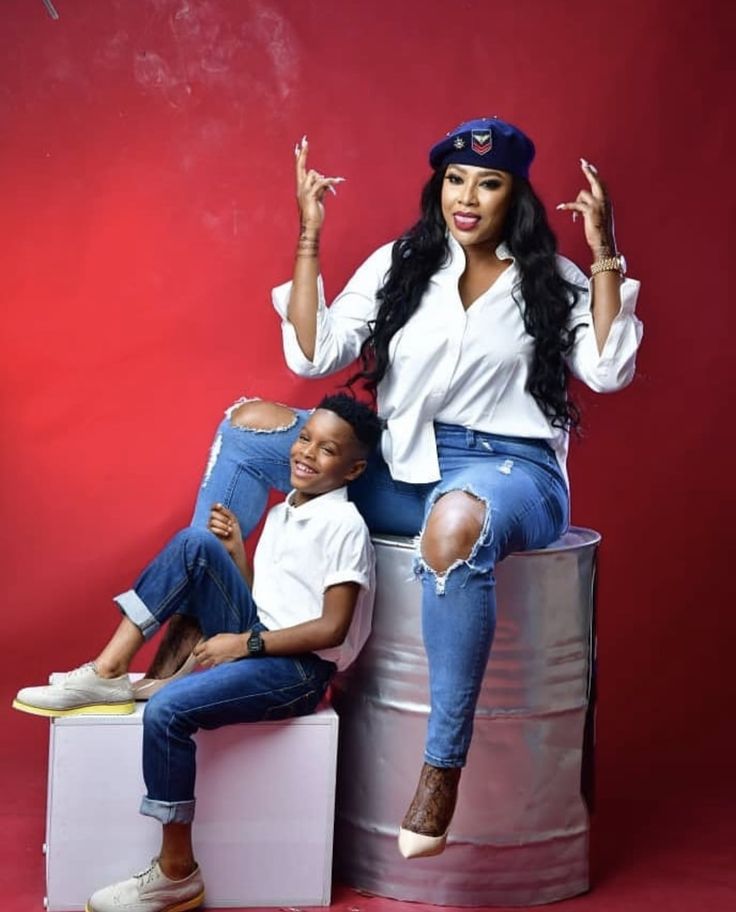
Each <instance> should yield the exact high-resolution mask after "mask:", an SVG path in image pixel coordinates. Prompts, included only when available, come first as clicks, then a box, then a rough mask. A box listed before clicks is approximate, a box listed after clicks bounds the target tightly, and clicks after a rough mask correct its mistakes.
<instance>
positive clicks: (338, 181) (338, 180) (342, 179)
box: [333, 177, 347, 184]
mask: <svg viewBox="0 0 736 912" xmlns="http://www.w3.org/2000/svg"><path fill="white" fill-rule="evenodd" d="M333 180H334V181H335V183H336V184H344V183H345V181H346V180H347V177H333Z"/></svg>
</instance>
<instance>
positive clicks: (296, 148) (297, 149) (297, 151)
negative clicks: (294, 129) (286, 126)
mask: <svg viewBox="0 0 736 912" xmlns="http://www.w3.org/2000/svg"><path fill="white" fill-rule="evenodd" d="M298 154H299V143H296V144H295V145H294V155H298Z"/></svg>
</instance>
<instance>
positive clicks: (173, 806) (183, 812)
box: [140, 796, 195, 824]
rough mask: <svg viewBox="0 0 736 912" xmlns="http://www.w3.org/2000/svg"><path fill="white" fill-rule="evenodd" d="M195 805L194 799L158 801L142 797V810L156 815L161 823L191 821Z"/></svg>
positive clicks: (150, 814)
mask: <svg viewBox="0 0 736 912" xmlns="http://www.w3.org/2000/svg"><path fill="white" fill-rule="evenodd" d="M194 805H195V802H194V801H156V800H155V799H154V798H148V797H147V796H146V797H144V798H142V799H141V807H140V812H141V814H145V816H146V817H155V818H156V820H158V821H159V823H164V824H165V823H191V822H192V820H194Z"/></svg>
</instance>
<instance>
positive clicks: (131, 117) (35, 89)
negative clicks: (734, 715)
mask: <svg viewBox="0 0 736 912" xmlns="http://www.w3.org/2000/svg"><path fill="white" fill-rule="evenodd" d="M55 3H56V7H57V9H58V10H59V13H60V19H59V20H58V21H53V20H52V19H51V18H50V17H49V15H48V14H47V13H46V12H45V10H44V7H43V4H42V2H41V0H38V2H30V0H5V2H4V3H3V8H2V10H1V11H0V26H1V27H0V116H1V118H2V121H1V122H2V143H1V147H0V162H1V165H2V168H1V173H0V180H1V181H2V185H1V187H0V200H1V202H0V218H1V219H2V239H3V240H2V245H1V249H0V257H2V263H1V264H0V282H1V283H2V301H3V309H4V317H3V321H2V350H1V351H0V372H1V374H2V426H3V446H2V455H1V457H0V458H1V459H2V464H1V467H0V478H1V479H2V488H1V496H2V515H3V523H2V537H3V540H2V551H1V553H2V581H3V590H2V591H3V594H2V609H3V619H4V625H3V628H4V629H3V633H4V637H3V639H4V643H5V649H4V650H3V659H2V663H1V666H0V669H1V674H2V697H3V703H4V706H6V707H7V706H8V702H9V700H10V699H11V697H12V695H13V693H14V692H15V690H16V689H17V687H18V686H20V685H21V684H27V683H35V682H37V681H39V680H42V679H43V677H44V676H45V675H46V674H47V672H48V671H50V670H52V669H63V668H67V667H71V666H73V665H75V664H78V663H79V662H80V661H83V660H85V659H87V658H88V657H89V656H90V655H91V654H92V649H93V644H95V643H96V642H97V641H99V640H100V639H101V637H102V636H103V635H105V634H107V633H108V631H109V630H110V629H111V627H112V624H113V622H114V619H115V615H114V612H113V609H112V606H111V603H110V602H109V597H110V595H111V594H112V593H114V592H116V591H119V590H120V589H121V588H122V587H124V586H127V585H128V584H129V582H130V581H131V578H132V576H133V575H134V574H135V573H136V572H137V570H138V569H139V568H140V566H141V564H142V563H143V562H144V561H145V560H146V559H147V558H148V557H149V556H150V555H151V554H152V553H153V552H154V551H155V549H156V548H157V547H159V546H160V545H161V544H162V543H163V541H164V539H165V538H166V537H167V536H168V535H169V534H170V533H172V532H173V531H174V530H176V529H177V527H179V526H181V525H182V524H184V523H186V522H187V520H188V517H189V514H190V510H191V507H192V504H193V498H194V494H195V492H196V486H197V484H198V480H199V477H200V473H201V470H202V468H203V465H204V462H205V458H206V452H207V448H208V446H209V442H210V438H211V434H212V430H213V428H214V426H215V424H216V422H217V421H218V418H219V415H220V414H221V411H222V409H223V408H224V407H225V406H226V405H228V404H229V402H230V401H232V400H233V399H234V398H236V397H237V396H239V395H241V394H242V393H247V394H251V395H252V394H261V395H265V396H269V397H276V398H280V399H283V400H285V401H289V402H292V403H295V404H300V405H308V404H311V403H313V402H314V401H315V399H316V398H317V397H318V396H319V395H320V394H321V393H322V391H323V390H324V389H327V388H331V387H332V385H333V382H332V381H326V382H322V383H319V384H317V383H307V382H305V381H301V380H299V379H297V378H295V377H293V376H291V375H290V374H289V373H288V372H287V370H286V368H285V366H284V364H283V362H282V358H281V354H280V331H279V325H278V321H277V319H276V318H275V315H274V314H273V312H272V311H271V308H270V304H269V298H268V292H269V288H270V287H271V286H272V285H273V284H276V283H277V282H278V281H281V280H283V279H285V278H286V277H288V275H289V270H290V264H291V255H292V249H293V245H294V241H295V237H296V227H297V225H296V218H295V207H294V201H293V180H292V167H293V156H292V150H293V146H294V142H295V141H296V140H297V139H298V138H299V137H300V136H301V135H302V134H303V133H305V132H306V133H307V134H308V135H309V139H310V143H311V147H312V150H313V163H314V164H315V165H318V166H319V168H320V169H322V170H324V171H325V172H327V173H337V174H341V175H344V176H345V177H346V178H347V182H346V183H345V184H344V185H343V186H342V187H341V188H340V191H339V198H338V199H336V200H335V199H329V200H328V206H329V214H328V222H327V228H326V231H325V237H324V243H323V249H324V258H323V266H324V271H325V275H326V281H327V284H328V289H330V290H331V291H332V293H334V292H336V291H337V290H338V289H339V287H340V284H341V282H342V281H343V280H345V279H346V278H347V277H348V275H349V274H350V273H351V271H352V270H353V268H354V267H355V266H356V265H357V264H358V262H359V261H360V260H361V258H362V257H363V256H365V255H367V253H368V252H370V251H371V250H372V249H374V248H375V247H376V246H378V245H379V244H380V243H383V242H384V241H386V240H388V239H390V238H392V237H394V236H395V235H396V233H397V232H399V231H400V230H401V229H402V228H404V227H406V226H407V225H408V224H409V223H410V222H411V221H412V220H413V219H414V217H415V214H416V211H417V200H418V190H419V188H420V186H421V184H422V183H423V181H424V180H425V178H426V176H427V168H426V164H425V158H426V151H427V149H428V147H429V145H430V144H431V143H432V142H433V141H434V140H435V139H436V138H437V137H438V136H440V135H441V134H442V133H444V132H445V131H446V130H448V129H450V128H451V127H453V126H454V125H455V124H456V123H458V122H459V121H460V120H463V119H467V118H469V117H473V116H479V115H482V114H496V113H497V114H499V115H500V116H503V117H506V118H508V119H510V120H513V121H515V122H517V123H519V124H520V125H522V126H523V127H524V128H525V129H526V130H527V131H528V132H529V133H530V134H531V135H532V136H533V137H534V138H535V140H536V142H537V146H538V159H537V162H536V164H535V167H534V171H533V179H534V182H535V184H536V186H537V188H538V190H539V191H540V193H541V195H542V197H543V198H544V199H545V201H546V203H547V205H548V208H549V210H550V219H551V222H552V224H553V226H554V227H555V228H556V230H557V232H558V236H559V239H560V246H561V249H562V250H563V251H564V252H565V253H567V254H568V255H569V256H571V257H572V258H573V259H576V260H577V261H578V262H579V263H580V264H581V265H583V266H587V264H588V262H589V254H588V252H587V250H586V248H585V245H584V242H583V239H582V231H581V230H580V227H579V226H574V225H573V224H572V223H571V221H570V218H569V215H564V214H562V213H557V212H555V211H554V205H555V204H556V203H557V202H559V201H561V200H563V199H570V198H572V197H573V196H574V194H575V193H576V192H577V190H578V188H579V187H580V186H581V180H580V172H579V168H578V158H579V156H581V155H582V156H585V157H586V158H588V159H589V160H591V161H592V162H594V163H595V164H596V165H597V166H598V168H599V170H600V171H601V173H602V175H603V176H604V178H605V179H606V180H607V181H608V184H609V186H610V190H611V194H612V196H613V199H614V202H615V205H616V215H617V227H618V236H619V242H620V246H621V248H622V249H623V250H624V252H625V253H626V254H627V257H628V259H629V265H630V273H631V274H632V275H635V276H636V277H638V278H640V279H641V280H642V282H643V286H644V287H643V294H642V297H641V301H640V315H641V316H642V318H643V319H644V321H645V324H646V332H645V341H644V346H643V348H642V351H641V356H640V362H639V373H638V376H637V379H636V380H635V382H634V384H633V385H632V386H631V387H630V388H629V389H627V390H626V391H624V392H622V393H620V394H618V395H616V396H613V397H595V396H594V395H593V394H587V393H580V395H581V398H582V400H583V402H584V405H585V416H586V436H585V439H584V441H582V442H580V443H577V444H575V445H574V447H573V453H572V457H571V473H572V479H573V518H574V521H575V522H577V523H578V524H586V525H592V526H594V527H596V528H598V529H600V530H601V531H602V532H603V533H604V536H605V543H604V546H603V549H602V553H601V562H600V569H601V572H600V587H599V614H600V630H599V636H600V660H601V675H600V691H601V701H600V711H599V729H600V730H599V746H600V750H599V795H600V800H601V802H602V806H603V807H604V808H605V807H606V806H608V807H614V806H622V807H623V806H624V804H621V803H622V802H623V803H625V802H627V801H630V800H632V798H640V799H642V800H644V799H646V798H649V799H652V797H654V798H656V799H657V800H659V798H662V799H663V800H665V799H667V798H668V796H669V797H670V798H671V799H672V800H680V797H681V795H682V794H683V792H688V791H690V792H693V790H699V792H700V793H703V794H705V792H704V791H703V790H704V789H705V790H706V791H707V790H708V789H710V788H717V787H718V786H719V785H720V784H724V785H727V784H728V782H729V778H730V777H727V775H726V773H727V770H728V769H729V766H730V765H732V764H733V751H732V747H733V737H732V734H731V732H732V719H731V718H729V717H727V715H726V712H725V707H726V705H727V703H726V694H727V692H728V693H729V694H730V696H731V697H733V696H734V687H733V679H732V668H731V666H732V664H733V663H732V651H733V642H734V632H735V626H736V622H735V621H734V612H733V586H732V585H731V573H732V570H731V567H730V566H729V560H730V559H732V558H731V554H732V544H733V539H732V535H731V522H730V512H731V510H732V509H733V501H734V498H733V493H732V491H733V485H732V483H731V479H732V473H731V472H730V471H729V468H730V467H731V466H732V464H733V456H732V453H731V450H730V448H729V446H728V443H729V440H728V438H729V436H730V435H729V432H728V431H727V429H726V428H727V425H728V421H729V409H728V401H730V400H729V398H728V392H729V386H730V384H729V381H730V379H731V377H732V364H733V354H732V350H733V320H732V313H733V300H732V294H731V285H732V276H733V248H734V244H733V241H734V238H733V232H732V224H733V216H734V211H733V195H732V194H733V186H734V181H733V176H732V154H731V155H728V156H727V153H732V151H733V140H734V131H733V126H732V120H731V110H730V105H731V102H732V95H733V86H732V84H731V85H729V82H728V80H727V72H728V70H727V64H728V63H729V62H730V60H731V59H732V46H731V43H730V42H731V39H732V36H733V25H734V21H733V13H732V12H731V11H730V10H732V5H731V4H727V3H726V2H723V3H719V2H716V0H710V2H704V0H698V2H695V0H680V2H678V3H672V2H669V0H616V2H614V3H613V4H611V3H605V4H603V3H601V4H597V3H591V2H589V0H588V2H584V0H560V2H556V3H549V2H544V0H516V2H515V3H513V4H505V5H501V4H491V3H477V2H471V0H454V2H453V3H441V2H437V0H421V2H419V0H404V2H401V3H389V2H383V0H382V2H373V3H356V2H338V0H299V2H288V0H268V2H267V0H200V2H197V0H148V2H143V0H141V2H130V0H55ZM729 33H730V34H729ZM578 392H580V391H578ZM731 702H732V700H731V701H729V704H728V705H730V703H731ZM0 712H2V725H3V731H4V733H6V734H9V737H8V738H7V739H6V738H5V737H4V738H3V740H4V742H5V745H4V748H3V761H4V767H3V769H4V776H3V780H4V789H5V791H6V792H7V795H6V797H5V799H4V805H3V806H4V809H5V810H4V813H6V812H15V811H18V809H19V808H22V812H21V813H22V814H23V815H27V816H28V819H29V821H30V822H29V824H28V831H27V832H25V831H24V834H23V838H24V839H27V842H28V846H29V851H30V846H31V845H33V846H34V847H35V845H36V841H37V840H38V839H39V838H40V836H39V832H40V822H39V821H40V816H39V815H40V813H41V809H42V807H43V796H42V789H43V763H44V759H45V758H44V744H45V739H46V729H45V726H44V725H43V724H42V723H41V722H39V721H38V720H35V721H34V720H32V719H29V718H27V717H20V716H19V715H18V714H14V713H12V712H11V711H10V710H9V709H3V710H2V711H0ZM709 794H710V792H709ZM730 794H731V795H732V791H731V792H730ZM8 808H9V809H10V811H8ZM34 815H35V816H34ZM609 832H610V829H609ZM34 851H35V848H34Z"/></svg>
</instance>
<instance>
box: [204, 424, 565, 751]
mask: <svg viewBox="0 0 736 912" xmlns="http://www.w3.org/2000/svg"><path fill="white" fill-rule="evenodd" d="M232 417H233V416H232V410H228V412H227V413H226V416H225V419H224V420H223V421H222V423H221V424H220V426H219V428H218V430H217V434H216V436H215V441H214V443H213V446H212V450H211V452H210V459H209V462H208V465H207V469H206V471H205V476H204V480H203V482H202V487H201V489H200V492H199V497H198V499H197V504H196V508H195V512H194V518H193V524H194V525H196V526H204V525H206V522H207V518H208V516H209V511H210V508H211V506H212V504H213V503H216V502H220V503H223V504H224V505H225V506H227V507H229V508H230V509H231V510H233V511H234V512H235V513H236V514H237V516H238V520H239V522H240V525H241V528H242V530H243V534H244V535H248V533H249V532H250V531H251V530H252V529H253V528H255V526H256V525H257V523H258V521H259V520H260V518H261V515H262V513H263V511H264V508H265V505H266V501H267V497H268V493H269V490H270V489H271V488H276V489H278V490H280V491H284V492H286V491H288V490H289V489H290V484H289V474H290V473H289V449H290V447H291V444H292V443H293V441H294V439H295V438H296V436H297V434H298V433H299V430H300V429H301V427H302V426H303V424H304V422H305V421H306V420H307V418H308V417H309V412H308V411H304V410H299V409H293V410H291V413H290V419H289V420H288V421H285V422H284V425H283V426H278V427H276V428H273V429H270V428H269V429H267V430H262V429H260V428H254V427H249V426H248V423H247V420H246V419H244V420H243V421H242V422H241V423H239V424H234V423H233V420H232ZM435 432H436V438H437V451H438V456H439V463H440V470H441V476H442V477H441V479H440V481H438V482H433V483H431V484H420V485H415V484H406V483H403V482H397V481H394V479H392V478H391V475H390V473H389V471H388V467H387V466H386V463H385V462H384V460H383V459H382V457H381V456H380V454H378V453H377V454H375V455H374V456H373V457H372V458H371V460H370V462H369V465H368V468H367V469H366V471H365V473H364V474H363V475H362V476H361V477H360V478H358V479H357V480H356V481H354V482H352V483H351V485H350V487H349V491H350V498H351V500H353V501H354V502H355V504H356V506H357V507H358V509H359V510H360V512H361V513H362V515H363V517H364V518H365V520H366V522H367V524H368V527H369V528H370V530H371V531H372V532H376V533H378V532H383V533H389V534H393V535H407V536H416V535H417V534H418V533H423V531H424V528H425V526H426V523H427V519H428V517H429V514H430V512H431V510H432V507H433V506H434V504H435V502H436V501H437V500H438V499H439V498H440V497H442V496H443V495H444V494H447V493H449V492H454V491H464V492H466V493H467V494H469V495H471V496H472V497H474V498H476V499H477V500H478V501H480V502H481V503H482V504H483V507H484V520H483V523H482V529H481V532H480V535H479V536H478V539H477V541H476V542H475V544H474V546H473V547H472V549H471V551H470V554H469V555H468V556H467V557H466V558H465V559H461V560H457V561H456V562H455V563H454V564H452V565H451V566H450V567H449V568H447V569H446V570H445V571H443V572H437V571H436V570H434V569H433V568H432V567H431V566H430V565H429V563H428V562H427V560H426V559H425V558H423V557H422V553H423V551H422V547H421V545H422V542H421V538H420V542H419V553H418V555H417V558H416V574H417V577H418V578H419V580H420V583H421V586H422V632H423V637H424V645H425V649H426V652H427V659H428V663H429V682H430V705H431V713H430V717H429V724H428V730H427V741H426V746H425V759H426V761H427V762H428V763H431V764H432V765H434V766H440V767H455V766H462V765H463V764H464V763H465V759H466V756H467V752H468V748H469V746H470V740H471V736H472V730H473V716H474V712H475V705H476V702H477V698H478V693H479V690H480V686H481V683H482V680H483V674H484V672H485V667H486V664H487V662H488V656H489V652H490V648H491V644H492V642H493V634H494V629H495V619H496V601H495V578H494V569H495V565H496V563H497V562H498V561H500V560H502V559H503V558H504V557H505V556H506V555H507V554H509V553H510V552H512V551H523V550H528V549H533V548H542V547H544V546H546V545H548V544H549V543H550V542H552V541H554V540H555V539H556V538H558V537H559V536H560V535H561V534H562V533H563V532H564V531H565V528H566V526H567V517H568V492H567V486H566V484H565V481H564V479H563V477H562V473H561V471H560V468H559V465H558V463H557V460H556V458H555V455H554V453H553V451H552V450H551V448H550V447H549V446H548V445H547V444H546V443H545V442H544V441H538V440H528V439H523V438H512V437H501V436H498V435H492V434H486V433H480V432H476V431H473V430H468V429H466V428H463V427H457V426H454V425H446V424H436V426H435Z"/></svg>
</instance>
